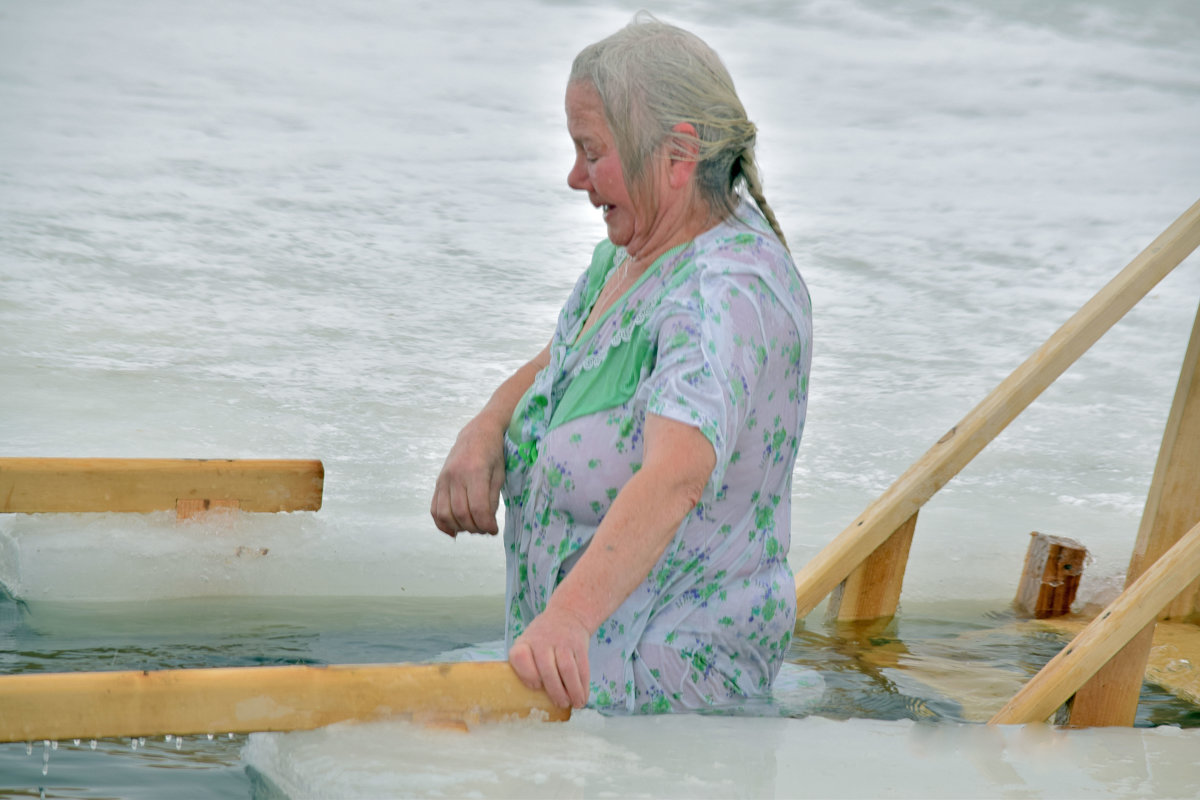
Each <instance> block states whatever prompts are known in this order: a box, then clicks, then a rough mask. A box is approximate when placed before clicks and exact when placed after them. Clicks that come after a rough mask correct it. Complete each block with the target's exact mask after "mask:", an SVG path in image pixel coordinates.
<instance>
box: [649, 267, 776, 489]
mask: <svg viewBox="0 0 1200 800" xmlns="http://www.w3.org/2000/svg"><path fill="white" fill-rule="evenodd" d="M752 281H753V279H752V278H750V277H749V276H746V275H738V274H720V273H718V274H713V273H712V272H710V271H708V270H705V269H700V270H697V272H696V273H695V275H694V277H693V279H692V280H689V281H688V282H687V283H686V284H684V285H683V286H680V287H678V288H677V290H676V291H674V292H672V293H671V294H670V295H668V296H667V297H665V298H664V299H663V301H662V303H661V304H660V306H659V309H658V313H659V319H658V320H657V322H658V325H657V328H658V339H657V350H658V352H657V356H656V359H655V364H654V368H653V370H652V371H651V374H650V375H649V377H648V378H647V379H646V382H645V384H644V389H645V391H646V392H647V393H648V394H647V400H646V410H647V412H648V413H651V414H657V415H659V416H662V417H666V418H668V419H672V420H675V421H677V422H682V423H684V424H687V425H692V426H694V427H696V428H698V429H699V430H700V432H701V433H703V434H704V436H705V437H706V438H707V439H708V440H709V442H710V443H712V446H713V450H714V452H715V454H716V462H717V463H716V467H715V468H714V470H713V476H712V481H711V483H712V485H713V486H716V487H720V486H721V483H722V480H723V478H724V473H725V469H726V467H727V466H728V465H729V461H730V458H731V454H732V450H733V447H734V444H735V442H736V440H737V436H738V431H739V430H740V429H741V427H742V425H743V424H744V423H745V421H746V418H747V414H748V412H749V409H750V407H751V404H752V401H753V395H754V390H755V386H756V385H757V383H758V376H759V373H760V372H761V370H762V368H763V365H764V364H765V362H766V355H767V351H766V347H765V344H764V334H763V322H762V319H763V317H762V309H761V308H760V306H759V298H758V297H757V296H756V294H755V292H754V291H752V289H751V284H752Z"/></svg>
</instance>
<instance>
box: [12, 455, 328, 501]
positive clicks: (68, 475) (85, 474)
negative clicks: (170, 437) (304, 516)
mask: <svg viewBox="0 0 1200 800" xmlns="http://www.w3.org/2000/svg"><path fill="white" fill-rule="evenodd" d="M324 481H325V468H324V466H323V465H322V464H321V462H320V461H284V460H250V459H243V460H229V459H165V458H164V459H158V458H144V459H143V458H0V512H9V513H23V514H36V513H45V512H86V511H132V512H148V511H163V510H175V509H176V508H177V506H178V503H179V501H181V500H185V501H186V500H198V501H201V502H202V501H205V500H208V501H210V502H212V501H236V502H237V504H238V506H239V507H240V508H241V509H242V510H243V511H316V510H317V509H319V508H320V507H321V495H322V491H323V487H324Z"/></svg>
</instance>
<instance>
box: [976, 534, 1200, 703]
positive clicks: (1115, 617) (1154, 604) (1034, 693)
mask: <svg viewBox="0 0 1200 800" xmlns="http://www.w3.org/2000/svg"><path fill="white" fill-rule="evenodd" d="M1197 576H1200V523H1197V524H1196V525H1195V526H1194V527H1193V528H1192V529H1191V530H1190V531H1188V532H1187V534H1186V535H1184V537H1183V538H1182V539H1180V540H1179V541H1178V542H1177V543H1176V544H1175V546H1174V547H1172V548H1171V549H1170V550H1168V551H1167V552H1166V553H1164V554H1163V556H1162V558H1160V559H1159V560H1158V561H1156V562H1154V564H1153V565H1152V566H1151V567H1150V568H1149V569H1148V570H1146V571H1145V572H1144V573H1142V575H1141V577H1139V578H1138V579H1137V580H1136V581H1134V582H1133V585H1131V586H1130V587H1129V588H1127V589H1126V590H1125V591H1124V592H1122V593H1121V595H1120V596H1119V597H1117V599H1116V600H1114V601H1113V602H1112V603H1111V604H1110V605H1109V606H1108V608H1106V609H1105V610H1104V611H1103V612H1101V614H1100V616H1098V617H1096V619H1094V620H1092V622H1091V623H1090V624H1089V625H1088V626H1087V627H1086V628H1084V629H1083V631H1082V632H1081V633H1080V634H1079V635H1078V636H1076V637H1075V638H1074V639H1073V640H1071V642H1070V643H1069V644H1068V645H1067V646H1066V647H1065V648H1063V649H1062V651H1061V652H1059V654H1058V655H1056V656H1055V657H1054V658H1052V659H1050V661H1049V663H1047V664H1046V666H1044V667H1043V668H1042V669H1041V671H1040V672H1038V674H1037V675H1035V676H1034V677H1033V679H1032V680H1030V681H1029V682H1028V683H1027V684H1025V686H1024V687H1023V688H1022V689H1021V691H1019V692H1017V694H1016V696H1015V697H1013V699H1012V700H1010V701H1008V703H1007V704H1006V705H1005V706H1004V708H1002V709H1000V711H999V712H998V713H997V714H996V716H994V717H992V719H991V720H990V721H989V722H990V724H1001V725H1009V724H1012V725H1018V724H1024V723H1027V722H1044V721H1045V720H1046V719H1048V718H1049V717H1050V715H1051V714H1053V713H1054V712H1055V711H1056V710H1057V709H1058V707H1059V706H1061V705H1062V704H1063V703H1065V702H1067V700H1068V699H1070V698H1071V696H1072V695H1074V694H1075V693H1076V692H1077V691H1079V689H1080V687H1082V686H1083V684H1084V683H1085V682H1086V681H1087V680H1088V679H1089V678H1091V677H1092V676H1093V675H1095V674H1096V672H1097V671H1098V670H1099V669H1100V668H1101V667H1102V666H1103V665H1104V664H1105V663H1107V662H1108V661H1109V659H1111V658H1112V657H1113V656H1114V655H1116V654H1117V651H1119V650H1120V649H1121V648H1123V647H1124V646H1125V645H1126V644H1128V643H1129V642H1130V640H1132V639H1133V638H1134V637H1135V636H1137V635H1138V634H1139V633H1140V632H1141V631H1142V630H1143V629H1144V628H1145V627H1146V626H1147V625H1148V624H1149V623H1150V622H1152V621H1153V620H1154V619H1155V617H1157V616H1158V613H1159V610H1160V609H1162V608H1163V606H1165V605H1166V604H1167V603H1169V602H1171V600H1173V599H1174V598H1175V596H1176V595H1177V594H1179V592H1180V591H1182V590H1183V589H1184V588H1185V587H1186V586H1187V585H1188V584H1190V583H1191V582H1192V581H1193V580H1195V579H1196V577H1197Z"/></svg>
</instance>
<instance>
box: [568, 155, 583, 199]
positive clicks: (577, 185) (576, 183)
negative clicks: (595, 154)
mask: <svg viewBox="0 0 1200 800" xmlns="http://www.w3.org/2000/svg"><path fill="white" fill-rule="evenodd" d="M567 186H570V187H571V188H572V189H578V190H579V191H585V190H586V189H587V188H588V187H587V168H586V167H585V166H584V165H583V159H576V161H575V163H574V164H573V165H572V166H571V171H570V172H568V173H567Z"/></svg>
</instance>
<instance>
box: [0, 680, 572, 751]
mask: <svg viewBox="0 0 1200 800" xmlns="http://www.w3.org/2000/svg"><path fill="white" fill-rule="evenodd" d="M0 709H3V713H2V714H0V741H3V742H27V741H35V740H39V739H50V740H54V741H56V740H59V739H85V738H90V739H96V738H101V737H112V736H160V735H167V734H174V735H187V734H206V733H252V732H255V731H290V730H309V729H312V728H319V727H322V726H325V725H331V724H333V723H335V722H347V721H358V722H365V721H370V720H384V719H394V718H401V719H404V718H407V719H413V720H415V721H419V722H426V723H435V724H445V723H453V722H471V723H473V722H476V721H489V720H497V719H504V718H508V717H527V716H530V715H531V714H535V713H536V714H537V715H538V716H544V718H546V719H550V720H565V719H568V718H569V717H570V716H571V712H570V709H560V708H558V707H557V706H555V705H554V704H553V703H551V702H550V699H549V698H548V697H547V696H546V695H545V693H543V692H535V691H532V690H530V689H527V688H525V686H524V684H522V683H521V681H520V680H519V679H518V678H517V675H516V673H515V672H513V670H512V667H510V666H509V664H508V662H507V661H485V662H464V663H449V664H381V665H363V666H351V665H337V666H323V667H312V666H284V667H229V668H218V669H180V670H162V671H155V672H73V673H70V672H69V673H52V674H45V673H34V674H20V675H4V676H0Z"/></svg>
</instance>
